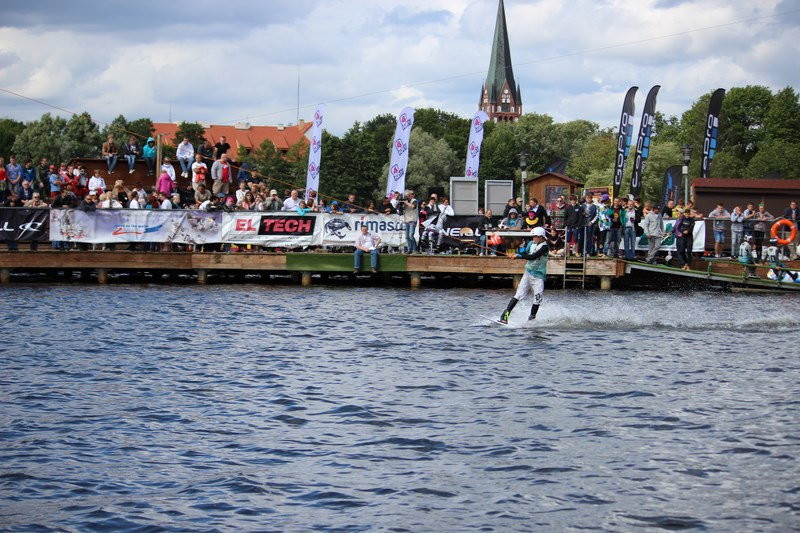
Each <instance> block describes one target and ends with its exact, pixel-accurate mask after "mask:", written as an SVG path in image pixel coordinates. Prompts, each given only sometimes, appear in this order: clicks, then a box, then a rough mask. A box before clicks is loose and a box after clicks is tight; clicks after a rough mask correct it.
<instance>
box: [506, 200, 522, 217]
mask: <svg viewBox="0 0 800 533" xmlns="http://www.w3.org/2000/svg"><path fill="white" fill-rule="evenodd" d="M512 209H515V210H516V211H517V213H519V208H518V206H517V200H516V199H514V198H509V199H508V202H507V203H506V206H505V207H504V208H503V218H508V212H509V211H511V210H512Z"/></svg>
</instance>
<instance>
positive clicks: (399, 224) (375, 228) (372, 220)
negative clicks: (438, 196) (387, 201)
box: [320, 214, 419, 247]
mask: <svg viewBox="0 0 800 533" xmlns="http://www.w3.org/2000/svg"><path fill="white" fill-rule="evenodd" d="M320 218H321V221H320V222H321V225H322V228H323V231H322V235H323V237H322V244H324V245H325V246H355V243H356V237H357V236H358V235H359V234H360V233H361V228H362V227H364V226H366V227H367V230H369V232H370V233H373V234H376V235H379V236H380V238H381V242H382V243H383V244H385V245H387V246H391V247H401V246H405V244H406V223H405V222H403V217H402V216H400V215H388V216H387V215H360V214H354V215H330V214H323V215H320ZM418 232H419V227H418V228H417V233H418Z"/></svg>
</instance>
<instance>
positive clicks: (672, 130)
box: [653, 111, 684, 144]
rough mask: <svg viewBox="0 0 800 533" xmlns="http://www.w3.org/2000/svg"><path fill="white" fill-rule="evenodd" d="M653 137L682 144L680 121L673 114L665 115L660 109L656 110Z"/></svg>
mask: <svg viewBox="0 0 800 533" xmlns="http://www.w3.org/2000/svg"><path fill="white" fill-rule="evenodd" d="M655 122H656V123H655V126H654V128H653V139H654V140H655V139H658V140H660V141H665V142H674V143H676V144H682V143H683V142H684V140H683V138H682V136H683V129H682V127H681V121H680V120H679V119H678V117H676V116H675V115H671V116H669V117H665V116H664V113H662V112H661V111H656V116H655Z"/></svg>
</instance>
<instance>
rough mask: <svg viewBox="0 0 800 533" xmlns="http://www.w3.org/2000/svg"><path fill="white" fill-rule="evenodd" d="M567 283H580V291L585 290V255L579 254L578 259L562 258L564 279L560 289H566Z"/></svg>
mask: <svg viewBox="0 0 800 533" xmlns="http://www.w3.org/2000/svg"><path fill="white" fill-rule="evenodd" d="M565 253H566V250H565ZM568 282H569V283H580V284H581V289H585V288H586V254H581V255H580V258H574V257H573V258H571V257H569V256H564V277H563V278H562V285H561V288H562V289H566V288H567V283H568Z"/></svg>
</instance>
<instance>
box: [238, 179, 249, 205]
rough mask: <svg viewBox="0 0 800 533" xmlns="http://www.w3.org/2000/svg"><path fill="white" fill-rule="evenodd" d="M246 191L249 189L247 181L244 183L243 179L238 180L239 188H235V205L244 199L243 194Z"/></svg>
mask: <svg viewBox="0 0 800 533" xmlns="http://www.w3.org/2000/svg"><path fill="white" fill-rule="evenodd" d="M248 192H250V191H248V190H247V183H245V182H244V181H240V182H239V188H238V189H236V205H239V204H241V203H242V200H244V195H245V194H247V193H248Z"/></svg>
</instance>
